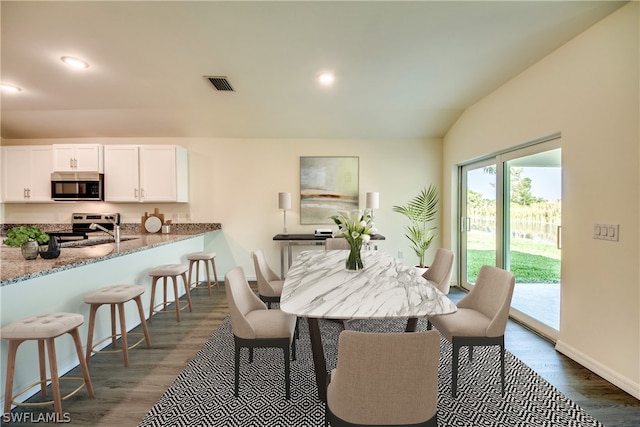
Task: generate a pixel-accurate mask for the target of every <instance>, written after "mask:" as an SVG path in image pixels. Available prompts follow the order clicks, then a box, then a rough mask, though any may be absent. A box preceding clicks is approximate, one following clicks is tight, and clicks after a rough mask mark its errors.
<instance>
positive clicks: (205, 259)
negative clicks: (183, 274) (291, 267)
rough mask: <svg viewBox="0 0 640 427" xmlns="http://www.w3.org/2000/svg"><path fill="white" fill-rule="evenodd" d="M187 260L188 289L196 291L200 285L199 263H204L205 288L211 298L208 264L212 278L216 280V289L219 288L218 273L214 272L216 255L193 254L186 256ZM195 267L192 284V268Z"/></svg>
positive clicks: (205, 253)
mask: <svg viewBox="0 0 640 427" xmlns="http://www.w3.org/2000/svg"><path fill="white" fill-rule="evenodd" d="M187 259H188V260H189V287H190V289H197V288H198V287H201V286H199V285H200V262H202V263H204V270H205V271H206V273H207V287H208V288H209V296H211V278H210V276H209V263H211V267H212V269H213V277H214V278H215V279H216V288H220V286H219V285H218V272H217V271H216V253H215V252H193V253H190V254H188V255H187ZM194 265H195V267H196V281H195V283H193V284H192V282H191V277H192V276H191V273H192V271H193V266H194Z"/></svg>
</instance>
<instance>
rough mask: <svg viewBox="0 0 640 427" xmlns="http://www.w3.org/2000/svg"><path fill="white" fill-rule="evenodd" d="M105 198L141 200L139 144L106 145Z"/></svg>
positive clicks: (122, 200)
mask: <svg viewBox="0 0 640 427" xmlns="http://www.w3.org/2000/svg"><path fill="white" fill-rule="evenodd" d="M104 200H105V201H106V202H138V201H140V184H139V181H138V146H137V145H106V146H105V147H104Z"/></svg>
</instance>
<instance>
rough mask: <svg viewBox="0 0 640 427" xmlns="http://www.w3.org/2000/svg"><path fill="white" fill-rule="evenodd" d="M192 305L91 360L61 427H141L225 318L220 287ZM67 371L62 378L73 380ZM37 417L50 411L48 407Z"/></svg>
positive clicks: (604, 412)
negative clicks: (136, 340) (124, 346)
mask: <svg viewBox="0 0 640 427" xmlns="http://www.w3.org/2000/svg"><path fill="white" fill-rule="evenodd" d="M463 295H464V293H463V292H462V291H460V290H457V289H452V291H451V294H450V297H451V299H452V300H454V301H458V300H459V299H460V298H461V297H462V296H463ZM192 299H193V303H194V308H193V313H189V312H188V311H183V312H182V321H181V323H177V322H176V320H175V316H174V315H166V314H165V315H157V316H154V320H153V323H152V325H151V326H150V328H149V329H150V333H151V340H152V348H146V346H145V345H144V344H141V345H140V346H138V347H136V348H135V349H133V350H131V352H130V364H129V366H128V367H127V368H125V367H124V366H123V363H122V355H121V354H102V355H96V356H93V358H92V361H91V365H90V371H91V378H92V382H93V387H94V391H95V398H93V399H91V398H89V397H87V395H86V392H85V391H84V390H81V391H80V392H79V393H78V394H77V395H76V396H74V397H72V398H71V399H69V400H67V401H65V402H63V407H64V411H65V412H67V413H68V414H69V417H70V422H69V423H68V424H70V425H77V426H94V425H95V426H109V427H112V426H123V427H124V426H136V425H137V424H138V423H139V422H140V420H141V419H142V418H143V417H144V416H145V415H146V414H147V412H148V411H149V409H150V408H151V407H152V406H153V404H154V403H155V402H156V401H157V400H158V399H159V398H160V396H161V395H162V393H163V392H164V391H165V390H166V388H167V387H168V386H169V385H170V384H171V382H172V381H173V380H174V379H175V377H176V376H177V375H178V373H179V372H180V371H181V370H182V369H183V368H184V366H185V365H186V363H187V362H188V361H189V360H190V359H191V357H192V356H193V355H194V354H195V353H196V352H197V351H198V350H199V349H200V347H201V346H202V344H203V343H204V342H205V341H206V340H207V339H208V338H209V337H210V336H211V334H212V333H213V331H214V330H215V329H216V328H217V327H218V326H219V325H220V323H221V322H222V321H223V320H224V318H225V317H226V316H227V314H228V306H227V302H226V297H225V293H224V286H222V285H221V286H220V289H218V290H214V294H213V296H211V297H209V295H208V294H207V292H206V290H204V289H200V290H197V291H193V292H192ZM103 314H104V313H103ZM138 329H139V328H138ZM506 345H507V349H508V350H509V351H510V352H511V353H513V354H514V355H516V356H517V357H518V358H520V359H521V360H522V361H524V362H525V363H526V364H527V365H529V366H530V367H531V368H532V369H534V370H535V371H536V372H538V373H539V374H540V375H541V376H543V377H544V378H545V379H546V380H547V381H549V382H550V383H551V384H553V385H554V386H555V387H556V388H558V389H559V390H560V391H561V392H563V393H564V394H565V395H566V396H567V397H569V398H570V399H572V400H573V401H575V402H576V403H577V404H579V405H580V406H581V407H582V408H583V409H585V410H586V411H587V412H589V413H590V414H591V415H593V416H594V417H595V418H596V419H598V420H599V421H601V422H602V423H603V424H604V425H605V426H607V427H623V426H624V427H627V426H628V427H631V426H634V427H637V426H639V425H640V401H638V400H637V399H635V398H634V397H632V396H630V395H629V394H627V393H625V392H623V391H621V390H620V389H618V388H617V387H615V386H613V385H611V384H610V383H608V382H607V381H605V380H603V379H602V378H600V377H599V376H597V375H595V374H594V373H592V372H591V371H589V370H587V369H585V368H583V367H582V366H580V365H578V364H577V363H575V362H573V361H572V360H570V359H568V358H567V357H565V356H563V355H562V354H560V353H558V352H556V351H555V349H554V347H553V345H552V344H551V343H550V342H548V341H547V340H545V339H543V338H541V337H540V336H538V335H536V334H535V333H533V332H531V331H530V330H528V329H527V328H525V327H523V326H522V325H519V324H517V323H515V322H513V321H510V322H509V325H508V328H507V335H506ZM74 371H75V370H74ZM74 371H72V372H71V373H69V375H77V373H76V372H74ZM22 410H25V411H30V412H34V411H40V410H41V409H35V408H24V409H22ZM42 410H43V411H51V407H46V408H45V409H42ZM11 425H22V424H11ZM24 425H33V424H24Z"/></svg>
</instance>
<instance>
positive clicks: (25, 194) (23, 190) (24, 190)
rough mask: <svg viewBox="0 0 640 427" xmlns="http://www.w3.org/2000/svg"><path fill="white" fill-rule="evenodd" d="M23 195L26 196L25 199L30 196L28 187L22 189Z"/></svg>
mask: <svg viewBox="0 0 640 427" xmlns="http://www.w3.org/2000/svg"><path fill="white" fill-rule="evenodd" d="M22 197H24V198H25V199H26V198H27V197H29V196H27V189H26V188H23V189H22Z"/></svg>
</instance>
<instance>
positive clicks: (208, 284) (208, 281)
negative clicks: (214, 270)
mask: <svg viewBox="0 0 640 427" xmlns="http://www.w3.org/2000/svg"><path fill="white" fill-rule="evenodd" d="M202 263H203V264H204V271H205V272H206V273H207V289H209V296H211V275H210V274H209V265H208V264H207V261H203V262H202Z"/></svg>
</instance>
